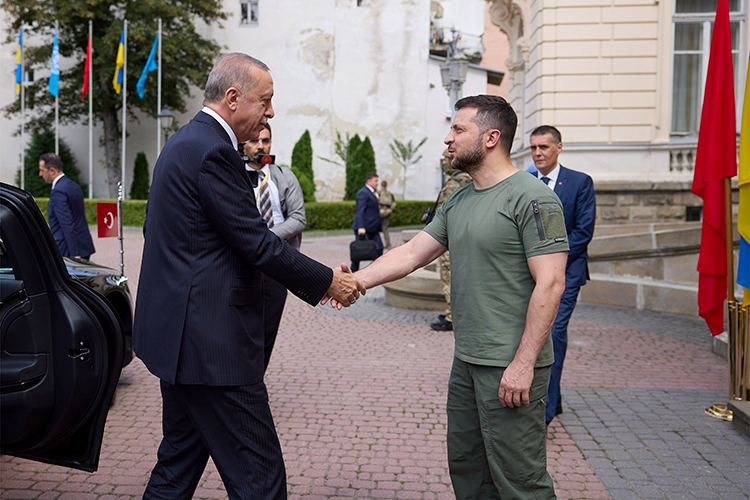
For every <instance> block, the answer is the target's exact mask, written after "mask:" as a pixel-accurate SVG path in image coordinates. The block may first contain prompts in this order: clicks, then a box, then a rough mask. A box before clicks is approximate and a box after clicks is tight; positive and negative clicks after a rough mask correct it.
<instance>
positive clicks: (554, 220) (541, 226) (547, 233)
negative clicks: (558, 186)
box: [531, 200, 567, 241]
mask: <svg viewBox="0 0 750 500" xmlns="http://www.w3.org/2000/svg"><path fill="white" fill-rule="evenodd" d="M531 206H532V208H533V209H534V219H535V221H536V228H537V231H538V233H539V241H544V240H547V239H550V240H555V241H565V239H566V237H567V232H566V231H565V216H564V215H563V212H562V208H561V207H560V206H559V205H558V204H556V203H554V202H549V201H537V200H534V201H532V202H531Z"/></svg>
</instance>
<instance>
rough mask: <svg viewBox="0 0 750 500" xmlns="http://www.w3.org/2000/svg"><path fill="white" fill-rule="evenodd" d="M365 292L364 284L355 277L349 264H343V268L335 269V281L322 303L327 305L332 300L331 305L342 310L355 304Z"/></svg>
mask: <svg viewBox="0 0 750 500" xmlns="http://www.w3.org/2000/svg"><path fill="white" fill-rule="evenodd" d="M365 292H366V290H365V287H364V285H363V284H362V283H360V282H359V280H358V279H357V278H355V277H354V275H353V274H352V272H351V270H349V268H348V267H347V265H346V264H341V269H334V270H333V281H332V282H331V286H330V287H328V292H327V293H326V296H325V297H323V300H321V301H320V303H321V304H323V305H325V303H326V302H328V301H329V300H330V301H331V306H332V307H335V308H337V309H339V310H340V309H341V308H342V307H349V306H350V305H352V304H354V303H355V302H356V301H357V298H359V295H360V293H361V294H362V295H364V294H365Z"/></svg>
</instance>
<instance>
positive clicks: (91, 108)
mask: <svg viewBox="0 0 750 500" xmlns="http://www.w3.org/2000/svg"><path fill="white" fill-rule="evenodd" d="M93 42H94V26H93V21H91V20H89V44H90V47H91V49H90V52H89V53H88V54H86V56H87V57H88V58H89V199H91V198H93V197H94V92H93V90H94V89H93V85H94V61H93V59H94V43H93Z"/></svg>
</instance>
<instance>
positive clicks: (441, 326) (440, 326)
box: [430, 317, 453, 332]
mask: <svg viewBox="0 0 750 500" xmlns="http://www.w3.org/2000/svg"><path fill="white" fill-rule="evenodd" d="M430 328H432V329H433V330H437V331H439V332H450V331H453V323H452V322H450V321H446V319H445V317H443V318H440V319H438V320H437V321H435V322H434V323H431V324H430Z"/></svg>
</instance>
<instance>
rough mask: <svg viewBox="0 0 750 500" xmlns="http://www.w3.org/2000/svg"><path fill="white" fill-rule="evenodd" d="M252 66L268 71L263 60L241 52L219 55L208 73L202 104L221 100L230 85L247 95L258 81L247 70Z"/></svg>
mask: <svg viewBox="0 0 750 500" xmlns="http://www.w3.org/2000/svg"><path fill="white" fill-rule="evenodd" d="M253 66H254V67H256V68H260V69H263V70H266V71H270V70H269V69H268V66H266V64H265V63H264V62H262V61H260V60H258V59H255V58H254V57H251V56H249V55H247V54H243V53H241V52H232V53H230V54H225V55H223V56H221V57H219V58H218V59H217V60H216V62H215V63H214V67H213V69H211V73H209V74H208V81H207V82H206V95H205V98H204V99H203V104H207V103H210V102H213V103H216V102H219V101H221V100H222V99H223V98H224V94H226V92H227V90H229V88H230V87H235V88H236V89H237V90H239V91H240V92H241V93H242V94H243V95H247V94H248V93H249V92H250V91H251V90H252V89H253V87H255V85H257V83H258V80H257V79H256V78H255V77H254V76H253V74H252V72H251V71H248V69H249V68H250V67H253Z"/></svg>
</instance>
